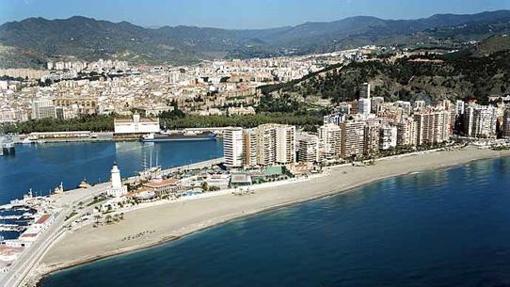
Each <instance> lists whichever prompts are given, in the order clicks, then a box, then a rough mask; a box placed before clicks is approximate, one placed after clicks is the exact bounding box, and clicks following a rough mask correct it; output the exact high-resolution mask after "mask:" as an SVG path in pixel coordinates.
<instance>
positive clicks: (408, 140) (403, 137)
mask: <svg viewBox="0 0 510 287" xmlns="http://www.w3.org/2000/svg"><path fill="white" fill-rule="evenodd" d="M416 139H417V125H416V122H415V121H414V120H413V119H412V118H404V119H403V120H402V121H401V122H400V123H398V124H397V146H416Z"/></svg>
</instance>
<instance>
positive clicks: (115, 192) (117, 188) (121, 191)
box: [107, 163, 127, 197]
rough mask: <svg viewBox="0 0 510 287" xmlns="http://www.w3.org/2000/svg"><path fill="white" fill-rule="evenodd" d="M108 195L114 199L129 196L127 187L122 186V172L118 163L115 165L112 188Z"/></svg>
mask: <svg viewBox="0 0 510 287" xmlns="http://www.w3.org/2000/svg"><path fill="white" fill-rule="evenodd" d="M107 193H108V195H110V196H113V197H121V196H123V195H125V194H127V186H125V185H122V180H121V177H120V170H119V167H118V166H117V164H116V163H113V167H112V178H111V186H110V188H109V189H108V191H107Z"/></svg>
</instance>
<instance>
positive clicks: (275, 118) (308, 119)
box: [160, 113, 322, 129]
mask: <svg viewBox="0 0 510 287" xmlns="http://www.w3.org/2000/svg"><path fill="white" fill-rule="evenodd" d="M160 122H161V125H162V126H163V127H164V128H167V129H183V128H207V127H228V126H240V127H245V128H252V127H256V126H258V125H261V124H267V123H279V124H289V125H297V126H313V125H317V124H320V123H321V122H322V118H321V117H319V116H313V115H299V114H294V113H261V114H256V115H245V116H230V117H229V116H195V115H186V116H184V117H177V118H163V117H162V118H160Z"/></svg>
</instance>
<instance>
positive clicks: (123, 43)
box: [0, 11, 510, 67]
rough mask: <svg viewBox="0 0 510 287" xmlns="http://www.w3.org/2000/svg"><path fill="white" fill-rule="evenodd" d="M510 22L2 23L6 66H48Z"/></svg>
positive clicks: (490, 17)
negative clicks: (266, 25) (264, 25)
mask: <svg viewBox="0 0 510 287" xmlns="http://www.w3.org/2000/svg"><path fill="white" fill-rule="evenodd" d="M509 20H510V12H509V11H494V12H485V13H479V14H473V15H457V16H456V17H452V16H451V15H434V16H432V17H429V18H425V19H417V20H399V21H394V20H383V19H379V18H376V17H365V16H361V17H350V18H346V19H342V20H339V21H334V22H325V23H305V24H302V25H297V26H291V27H281V28H272V29H256V30H247V29H244V30H227V29H215V28H199V27H189V26H177V27H168V26H165V27H162V28H158V29H148V28H143V27H140V26H136V25H133V24H130V23H127V22H120V23H112V22H108V21H98V20H95V19H91V18H85V17H80V16H75V17H71V18H69V19H65V20H46V19H43V18H28V19H25V20H23V21H19V22H8V23H5V24H3V25H1V26H0V35H1V36H2V37H1V39H0V64H2V67H43V66H44V63H45V62H46V60H47V59H54V58H64V59H65V58H67V59H73V58H74V59H81V60H86V61H92V60H97V59H99V58H103V59H108V58H110V59H111V58H115V59H118V60H127V61H130V62H132V63H143V64H166V63H173V64H186V63H196V62H198V61H200V60H201V59H213V58H222V57H229V58H233V57H235V58H249V57H273V56H282V55H300V54H307V53H324V52H331V51H335V50H340V49H350V48H355V47H361V46H364V45H373V44H375V45H395V44H401V45H403V46H407V47H416V46H418V47H431V46H442V47H443V48H449V49H451V48H458V47H459V46H462V45H463V43H464V42H465V41H466V40H471V39H476V40H478V39H484V38H487V37H489V36H491V35H495V34H503V33H508V32H509V31H510V24H509ZM2 47H3V48H2Z"/></svg>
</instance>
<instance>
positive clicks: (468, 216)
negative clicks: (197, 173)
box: [41, 158, 510, 287]
mask: <svg viewBox="0 0 510 287" xmlns="http://www.w3.org/2000/svg"><path fill="white" fill-rule="evenodd" d="M41 284H42V286H44V287H66V286H73V287H81V286H83V287H85V286H96V287H103V286H104V287H106V286H108V287H114V286H122V287H130V286H161V287H162V286H165V287H168V286H227V287H229V286H509V285H510V158H501V159H494V160H480V161H476V162H472V163H469V164H465V165H462V166H457V167H453V168H450V169H440V170H431V171H426V172H421V173H415V174H409V175H404V176H398V177H394V178H389V179H385V180H380V181H377V182H374V183H372V184H369V185H366V186H363V187H360V188H356V189H354V190H352V191H350V192H346V193H343V194H338V195H335V196H331V197H326V198H322V199H318V200H313V201H309V202H305V203H301V204H297V205H294V206H290V207H285V208H281V209H277V210H271V211H267V212H263V213H260V214H257V215H254V216H250V217H246V218H242V219H239V220H235V221H232V222H229V223H226V224H223V225H219V226H215V227H212V228H209V229H206V230H204V231H200V232H197V233H194V234H192V235H189V236H186V237H185V238H183V239H180V240H177V241H173V242H168V243H165V244H163V245H160V246H157V247H154V248H150V249H146V250H142V251H138V252H133V253H129V254H125V255H120V256H115V257H110V258H107V259H103V260H99V261H95V262H92V263H88V264H83V265H80V266H77V267H73V268H70V269H66V270H63V271H59V272H56V273H54V274H51V275H50V276H48V277H46V278H45V279H43V281H42V282H41Z"/></svg>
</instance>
